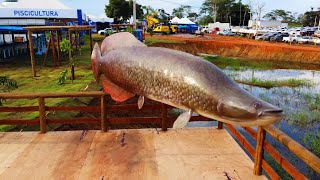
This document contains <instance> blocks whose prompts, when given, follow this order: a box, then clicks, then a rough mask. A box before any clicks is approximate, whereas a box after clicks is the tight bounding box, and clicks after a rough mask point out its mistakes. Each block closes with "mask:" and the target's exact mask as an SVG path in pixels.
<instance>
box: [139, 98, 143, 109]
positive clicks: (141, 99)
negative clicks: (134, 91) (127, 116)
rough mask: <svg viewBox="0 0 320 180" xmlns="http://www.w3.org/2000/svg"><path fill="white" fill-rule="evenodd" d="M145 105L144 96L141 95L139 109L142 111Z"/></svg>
mask: <svg viewBox="0 0 320 180" xmlns="http://www.w3.org/2000/svg"><path fill="white" fill-rule="evenodd" d="M143 104H144V96H143V95H140V96H139V99H138V108H139V109H141V108H142V106H143Z"/></svg>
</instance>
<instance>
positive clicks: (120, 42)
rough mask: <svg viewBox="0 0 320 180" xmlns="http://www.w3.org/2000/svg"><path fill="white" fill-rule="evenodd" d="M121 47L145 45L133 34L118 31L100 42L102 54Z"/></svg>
mask: <svg viewBox="0 0 320 180" xmlns="http://www.w3.org/2000/svg"><path fill="white" fill-rule="evenodd" d="M123 47H147V46H146V45H145V44H143V43H142V42H140V41H139V40H138V39H137V38H136V37H134V35H133V34H131V33H128V32H120V33H115V34H112V35H110V36H108V37H106V38H105V39H104V40H103V41H102V44H101V53H102V56H104V55H106V54H107V53H108V52H109V51H112V50H115V49H119V48H123Z"/></svg>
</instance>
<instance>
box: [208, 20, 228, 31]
mask: <svg viewBox="0 0 320 180" xmlns="http://www.w3.org/2000/svg"><path fill="white" fill-rule="evenodd" d="M217 28H219V31H223V30H225V29H230V24H229V23H220V22H216V23H209V24H208V29H209V30H208V33H211V32H212V31H213V30H215V29H217Z"/></svg>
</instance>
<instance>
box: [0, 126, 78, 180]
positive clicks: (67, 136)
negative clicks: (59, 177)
mask: <svg viewBox="0 0 320 180" xmlns="http://www.w3.org/2000/svg"><path fill="white" fill-rule="evenodd" d="M79 133H81V132H79V131H78V133H74V132H73V131H66V132H50V133H46V134H38V135H37V136H36V137H35V138H34V140H33V141H32V142H31V143H30V144H29V146H28V147H27V148H25V150H24V151H23V152H22V153H21V154H20V156H19V157H18V158H17V159H16V160H15V161H14V162H13V163H11V164H10V166H9V168H7V169H6V170H5V171H4V172H3V173H2V174H1V175H0V179H50V178H51V176H52V174H54V173H57V172H54V170H55V167H56V166H57V165H59V164H60V163H61V162H59V160H60V159H62V158H63V157H62V155H63V152H64V150H65V149H66V148H67V147H68V146H69V145H70V144H71V143H72V140H73V139H74V136H77V137H78V138H79Z"/></svg>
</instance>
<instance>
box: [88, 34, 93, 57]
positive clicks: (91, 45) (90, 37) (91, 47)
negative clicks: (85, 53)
mask: <svg viewBox="0 0 320 180" xmlns="http://www.w3.org/2000/svg"><path fill="white" fill-rule="evenodd" d="M89 40H90V50H91V51H90V52H92V50H93V44H92V32H91V29H90V30H89Z"/></svg>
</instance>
